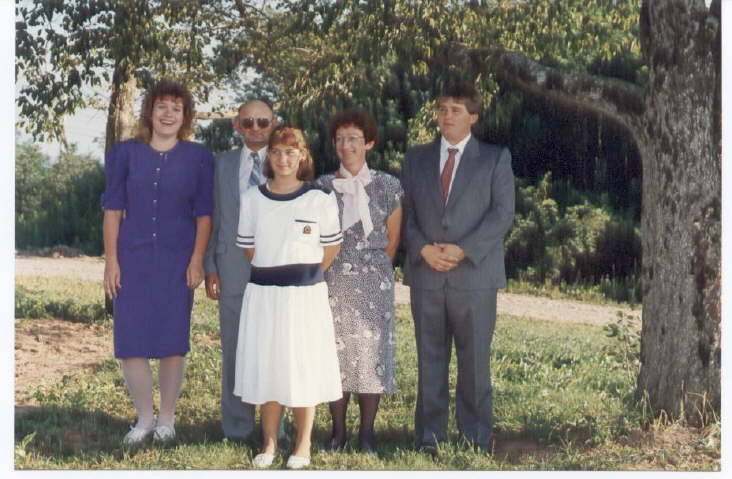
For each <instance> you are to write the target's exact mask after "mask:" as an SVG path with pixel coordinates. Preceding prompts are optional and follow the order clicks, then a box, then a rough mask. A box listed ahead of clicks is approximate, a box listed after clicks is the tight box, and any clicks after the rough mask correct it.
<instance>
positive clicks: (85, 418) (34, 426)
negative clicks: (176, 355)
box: [15, 406, 561, 464]
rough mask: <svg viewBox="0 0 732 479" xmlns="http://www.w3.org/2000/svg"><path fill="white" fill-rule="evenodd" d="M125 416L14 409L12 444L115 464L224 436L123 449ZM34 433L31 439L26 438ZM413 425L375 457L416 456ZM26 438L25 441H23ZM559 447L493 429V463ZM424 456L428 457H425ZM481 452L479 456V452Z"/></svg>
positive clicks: (198, 432) (195, 429) (325, 434)
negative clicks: (108, 459) (104, 459)
mask: <svg viewBox="0 0 732 479" xmlns="http://www.w3.org/2000/svg"><path fill="white" fill-rule="evenodd" d="M130 426H131V423H130V421H129V419H128V418H120V417H118V416H114V415H112V414H109V413H108V412H104V411H99V410H97V411H90V410H83V409H76V408H68V407H58V406H40V407H24V408H22V409H20V408H19V409H18V410H16V420H15V444H16V448H17V447H19V446H18V445H21V444H23V443H24V442H26V444H25V445H24V449H25V452H26V453H32V454H34V455H36V456H41V457H46V458H48V459H51V460H61V461H64V460H68V459H71V458H73V457H78V456H80V455H85V456H94V455H100V454H101V455H108V456H111V458H113V459H114V460H117V461H121V462H123V461H128V460H129V459H130V458H131V457H134V456H135V455H138V454H145V453H146V452H147V451H149V450H150V449H160V448H164V447H178V446H196V445H211V444H216V443H222V442H223V441H224V437H223V434H222V432H221V427H220V423H219V421H218V419H210V420H206V421H203V422H200V423H197V424H185V423H183V424H177V425H176V433H177V438H176V441H174V442H172V443H170V444H168V445H160V444H153V443H152V442H151V441H148V442H146V443H145V444H143V445H141V446H138V447H133V448H130V447H122V446H120V444H119V442H120V440H121V438H122V437H123V436H124V434H125V433H126V432H127V431H128V430H129V427H130ZM350 426H351V429H350V432H351V434H350V438H349V441H348V443H347V445H346V448H345V450H344V452H345V453H346V454H348V455H350V454H358V426H357V424H352V425H350ZM285 431H286V434H287V438H286V439H285V440H284V441H280V444H279V448H280V450H282V451H289V450H291V448H292V447H293V441H294V437H295V428H294V424H293V423H292V421H291V420H288V421H287V422H286V424H285ZM31 434H33V436H32V439H30V440H28V438H29V437H30V435H31ZM413 434H414V433H413V430H412V429H411V425H401V426H395V427H386V428H378V429H377V431H376V437H377V441H378V457H379V458H380V460H381V461H384V463H387V464H388V463H391V462H392V461H395V462H396V463H398V462H399V461H401V460H403V457H404V454H411V453H415V454H423V453H417V452H416V450H415V447H414V435H413ZM329 436H330V428H329V427H323V426H318V425H316V426H315V428H314V429H313V436H312V443H313V448H312V451H313V453H314V454H321V453H323V445H324V444H325V442H326V441H327V440H328V438H329ZM24 440H25V441H24ZM260 445H261V437H260V435H259V434H254V435H253V436H252V437H251V438H250V439H248V440H247V441H243V442H237V443H232V446H233V447H237V448H241V449H242V452H245V450H247V449H248V450H249V452H250V454H253V453H254V451H257V450H258V449H259V447H260ZM445 448H446V452H448V454H450V451H452V452H455V451H457V450H463V451H466V450H471V449H472V448H471V447H470V445H469V444H467V443H465V441H464V440H460V439H459V438H458V437H457V435H456V434H452V435H451V436H450V439H449V441H447V442H446V443H445ZM559 449H561V446H560V445H559V444H554V443H550V444H543V443H540V442H539V441H537V440H536V439H534V438H531V437H527V435H526V434H525V433H524V434H522V433H517V432H512V431H497V432H496V433H495V436H494V447H493V454H492V455H493V459H494V460H496V461H499V462H506V463H509V464H520V463H521V462H522V460H523V459H525V458H526V457H527V456H533V457H536V458H548V457H550V456H552V455H554V454H556V453H557V451H558V450H559ZM424 454H426V453H424ZM478 454H481V453H478Z"/></svg>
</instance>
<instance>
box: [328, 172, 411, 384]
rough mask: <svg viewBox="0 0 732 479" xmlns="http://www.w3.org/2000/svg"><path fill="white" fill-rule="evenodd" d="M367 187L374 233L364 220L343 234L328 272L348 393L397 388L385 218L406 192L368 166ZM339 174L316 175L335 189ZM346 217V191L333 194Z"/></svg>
mask: <svg viewBox="0 0 732 479" xmlns="http://www.w3.org/2000/svg"><path fill="white" fill-rule="evenodd" d="M369 173H370V174H371V183H369V184H368V185H366V193H367V194H368V196H369V210H370V212H371V221H372V223H373V225H374V229H373V231H371V234H369V236H368V238H364V231H363V225H362V224H361V222H360V221H358V222H356V223H355V224H354V225H353V226H351V227H350V228H349V229H347V230H345V231H344V232H343V244H342V245H341V250H340V252H339V253H338V256H336V258H335V260H334V261H333V263H332V264H331V266H330V268H328V270H327V271H326V272H325V280H326V282H327V284H328V297H329V300H330V307H331V311H332V313H333V323H334V326H335V334H336V350H337V352H338V359H339V362H340V368H341V382H342V384H343V391H344V392H354V393H379V394H381V393H390V392H393V391H394V387H395V385H396V381H395V379H394V347H395V344H396V341H395V338H394V268H393V266H392V263H391V259H390V258H389V256H387V254H386V253H385V252H384V248H386V246H387V244H388V239H387V235H386V220H387V219H388V218H389V216H390V215H391V214H392V213H393V212H394V211H395V210H396V209H397V207H398V206H399V204H400V201H401V198H402V196H403V194H404V192H403V190H402V187H401V184H400V183H399V180H398V179H397V178H395V177H394V176H392V175H390V174H388V173H384V172H381V171H377V170H372V169H369ZM334 178H335V175H333V174H328V175H323V176H321V177H320V178H318V183H320V184H321V185H323V186H325V187H327V188H329V189H331V190H333V191H335V190H334V189H333V179H334ZM335 194H336V198H337V200H338V209H339V212H340V215H341V222H342V220H343V195H342V194H340V193H338V192H337V191H336V192H335Z"/></svg>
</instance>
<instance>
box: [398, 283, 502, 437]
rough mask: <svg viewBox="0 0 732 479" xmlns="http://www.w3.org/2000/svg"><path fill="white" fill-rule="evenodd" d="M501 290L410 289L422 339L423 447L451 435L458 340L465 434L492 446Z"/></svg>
mask: <svg viewBox="0 0 732 479" xmlns="http://www.w3.org/2000/svg"><path fill="white" fill-rule="evenodd" d="M496 292H497V290H496V289H488V290H461V289H453V288H450V287H447V286H446V287H444V288H440V289H419V288H415V287H414V286H412V288H411V290H410V296H411V302H412V316H413V318H414V329H415V334H416V338H417V361H418V363H419V383H418V392H417V407H416V410H415V442H416V444H417V446H420V445H426V444H434V443H435V442H436V441H443V440H445V439H447V420H448V407H449V401H450V391H449V382H448V368H449V365H450V355H451V351H452V342H453V339H454V341H455V351H456V353H457V361H458V377H457V388H456V389H457V391H456V398H455V401H456V408H455V413H456V420H457V427H458V431H459V432H460V435H461V436H463V437H464V438H466V439H468V440H470V441H471V442H472V443H473V444H475V445H477V446H480V447H484V448H489V447H490V441H491V438H492V435H493V404H492V398H491V393H492V386H491V374H490V356H491V340H492V339H493V330H494V329H495V324H496Z"/></svg>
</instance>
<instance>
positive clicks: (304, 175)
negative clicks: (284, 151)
mask: <svg viewBox="0 0 732 479" xmlns="http://www.w3.org/2000/svg"><path fill="white" fill-rule="evenodd" d="M275 145H286V146H291V147H294V148H297V149H298V150H300V151H301V152H303V153H304V154H305V159H304V160H303V161H302V162H301V163H300V166H299V168H298V169H297V179H298V180H300V181H310V180H312V179H313V178H314V177H315V165H314V164H313V157H312V156H311V155H310V150H309V149H308V142H307V141H306V140H305V135H303V133H302V130H300V129H299V128H294V127H292V126H285V127H282V128H279V129H277V130H275V131H274V132H273V133H272V135H271V136H270V137H269V145H268V146H267V150H268V151H269V150H271V149H272V147H273V146H275ZM262 173H264V176H266V177H267V178H274V171H273V170H272V166H270V164H269V159H267V161H265V162H264V166H263V167H262Z"/></svg>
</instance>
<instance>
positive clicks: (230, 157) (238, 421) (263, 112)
mask: <svg viewBox="0 0 732 479" xmlns="http://www.w3.org/2000/svg"><path fill="white" fill-rule="evenodd" d="M233 124H234V130H236V131H237V132H238V133H239V134H240V135H242V137H243V138H244V146H243V147H242V148H238V149H236V150H232V151H228V152H226V153H222V154H221V155H219V156H218V157H217V158H216V174H215V176H214V220H213V233H212V234H211V240H210V241H209V243H208V250H207V251H206V258H205V264H204V267H205V269H206V295H207V296H208V297H209V298H211V299H214V300H218V301H219V327H220V336H221V348H222V352H223V360H222V371H221V425H222V427H223V430H224V435H225V436H226V437H227V438H229V439H232V440H244V439H245V438H247V436H249V435H250V434H251V433H252V432H253V431H254V424H255V421H254V406H253V405H251V404H245V403H243V402H241V399H240V398H238V397H236V396H234V394H233V393H232V391H233V390H234V373H235V366H236V342H237V339H238V334H239V315H240V313H241V303H242V296H243V295H244V288H245V287H246V284H247V282H248V281H249V271H250V265H249V260H248V259H247V257H246V255H245V254H244V250H243V249H241V248H237V247H236V244H235V242H236V232H237V228H238V225H239V196H240V195H241V194H242V193H244V191H246V189H247V188H250V187H252V186H257V185H259V184H261V183H263V182H264V180H265V177H264V175H263V174H262V165H263V164H264V162H265V160H266V155H267V143H268V142H269V137H270V134H271V133H272V131H273V130H274V128H275V126H276V124H277V121H276V120H275V118H274V112H273V111H272V106H271V105H270V104H269V103H267V102H265V101H263V100H259V99H257V100H250V101H248V102H246V103H244V104H243V105H241V106H240V107H239V111H238V114H237V116H236V118H234V120H233Z"/></svg>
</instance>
